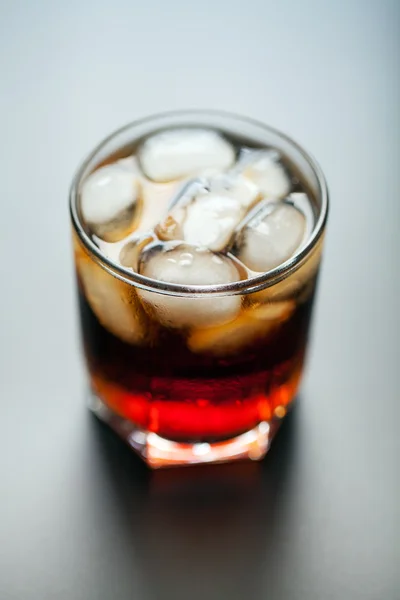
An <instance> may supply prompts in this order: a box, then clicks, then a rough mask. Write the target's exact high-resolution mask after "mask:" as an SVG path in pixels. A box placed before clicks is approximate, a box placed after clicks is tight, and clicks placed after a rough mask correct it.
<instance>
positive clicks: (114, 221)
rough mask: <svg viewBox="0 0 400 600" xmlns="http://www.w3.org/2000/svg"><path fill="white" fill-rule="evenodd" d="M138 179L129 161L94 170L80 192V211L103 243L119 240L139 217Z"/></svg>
mask: <svg viewBox="0 0 400 600" xmlns="http://www.w3.org/2000/svg"><path fill="white" fill-rule="evenodd" d="M139 205H140V203H139V179H138V175H137V171H136V169H135V161H134V159H133V158H127V159H122V160H119V161H117V162H114V163H112V164H109V165H106V166H104V167H102V168H100V169H98V170H97V171H94V173H92V174H91V175H89V177H88V178H87V179H86V181H85V182H84V184H83V186H82V189H81V211H82V216H83V219H84V221H85V223H86V224H87V225H88V227H89V229H90V230H91V232H92V233H94V234H95V235H96V236H98V237H99V238H100V239H101V240H104V241H106V242H116V241H119V240H121V239H122V238H123V237H125V236H126V235H127V234H129V233H130V231H132V230H133V228H134V225H135V221H136V220H137V217H138V215H139V210H140V206H139Z"/></svg>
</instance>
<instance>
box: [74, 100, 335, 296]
mask: <svg viewBox="0 0 400 600" xmlns="http://www.w3.org/2000/svg"><path fill="white" fill-rule="evenodd" d="M196 115H198V116H202V117H206V116H207V115H210V116H214V117H218V116H219V117H221V118H231V119H233V120H235V121H237V122H239V123H240V122H242V123H243V124H246V123H247V124H249V125H253V126H255V127H257V128H258V129H262V130H264V131H265V132H266V133H270V134H273V135H275V136H277V137H279V138H281V139H283V140H285V141H286V142H287V143H288V144H289V145H290V146H292V147H293V148H294V149H295V150H296V151H297V152H298V153H299V154H301V156H302V157H303V158H304V159H305V160H306V161H307V163H308V165H309V166H310V167H311V169H312V172H313V174H314V175H315V176H316V180H317V186H318V190H317V192H318V197H319V199H320V214H319V216H318V219H317V221H316V223H315V224H314V227H313V229H312V232H311V234H310V237H309V239H308V241H307V243H306V244H304V246H301V247H300V249H299V250H298V251H297V252H296V253H295V254H294V255H293V256H291V257H290V258H289V259H288V260H287V261H285V262H283V263H282V264H281V265H279V266H278V267H275V268H274V269H271V270H269V271H266V272H264V273H261V274H260V275H257V276H255V277H251V278H248V279H242V280H240V281H234V282H232V283H226V284H218V285H183V284H180V283H169V282H165V281H161V280H158V279H152V278H150V277H146V276H145V275H140V274H139V273H136V272H135V271H133V270H132V269H129V268H127V267H124V266H122V265H119V264H118V263H116V262H114V261H113V260H111V259H110V258H108V257H107V256H106V255H105V254H104V253H103V252H102V251H101V250H100V248H99V247H98V246H96V244H95V243H94V242H93V241H92V240H91V239H90V236H89V235H88V234H87V233H86V231H85V230H84V228H83V226H82V224H81V221H80V218H79V215H78V207H77V204H78V189H79V185H80V183H81V179H82V176H83V174H84V173H85V171H86V169H87V167H88V165H89V164H90V163H91V162H92V161H93V160H94V159H95V158H96V156H97V155H98V154H99V153H100V152H101V150H103V149H104V148H105V146H107V144H108V143H109V142H111V141H112V140H113V139H114V138H115V137H116V136H118V135H120V134H122V133H124V132H125V131H128V130H129V129H131V128H134V127H138V126H140V125H143V124H146V123H151V122H152V121H155V120H157V119H163V118H168V117H170V118H173V117H179V116H183V117H184V116H187V117H193V118H195V117H196ZM69 209H70V215H71V220H72V224H73V227H74V230H75V232H76V233H77V235H78V237H79V239H80V241H81V243H82V244H83V245H84V247H85V249H86V250H87V251H88V253H89V254H90V255H91V257H92V258H93V259H94V260H95V262H97V263H98V264H99V265H100V266H101V267H102V268H104V269H105V270H106V271H107V272H108V273H110V274H111V275H113V276H114V277H116V278H117V279H119V280H121V281H123V282H125V283H128V284H129V285H134V286H136V287H139V288H141V289H145V290H147V291H151V292H155V293H161V294H168V295H173V296H193V297H196V296H204V295H215V296H225V295H234V294H248V293H252V292H256V291H260V290H262V289H264V288H267V287H270V286H272V285H274V284H275V283H278V282H279V281H281V280H283V279H285V278H286V277H287V276H288V275H289V274H290V273H291V272H293V271H295V270H297V268H298V267H299V266H300V264H302V263H303V261H304V260H305V259H306V258H307V256H308V255H309V254H310V253H311V252H312V250H313V249H314V248H315V246H316V244H317V242H318V240H319V239H320V237H321V235H322V233H323V231H324V229H325V225H326V221H327V217H328V210H329V192H328V186H327V183H326V180H325V176H324V174H323V171H322V169H321V167H320V166H319V164H318V162H317V161H316V160H315V158H314V157H313V156H312V155H311V154H310V153H309V152H308V151H306V150H305V149H304V148H303V147H302V146H300V145H299V144H298V143H297V142H295V141H294V140H293V139H292V138H291V137H289V136H288V135H286V134H285V133H283V132H281V131H279V130H278V129H275V128H274V127H271V126H269V125H266V124H264V123H263V122H261V121H258V120H257V119H253V118H251V117H245V116H242V115H238V114H235V113H231V112H229V111H224V110H214V109H185V110H171V111H165V112H161V113H155V114H152V115H149V116H147V117H143V118H140V119H136V120H135V121H132V122H130V123H127V124H126V125H123V126H122V127H119V128H118V129H116V130H114V131H113V132H112V133H110V134H109V135H107V136H106V137H105V138H103V139H102V141H100V142H99V143H98V144H97V145H96V146H95V148H94V149H93V150H92V151H91V152H90V153H89V154H88V155H87V156H86V158H85V159H84V160H83V161H82V162H81V164H80V166H79V167H78V169H77V171H76V173H75V176H74V177H73V180H72V183H71V187H70V190H69Z"/></svg>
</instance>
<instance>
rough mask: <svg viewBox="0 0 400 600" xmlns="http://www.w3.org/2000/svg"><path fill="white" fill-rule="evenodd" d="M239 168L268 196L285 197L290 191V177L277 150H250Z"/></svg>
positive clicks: (242, 159) (240, 162) (245, 154)
mask: <svg viewBox="0 0 400 600" xmlns="http://www.w3.org/2000/svg"><path fill="white" fill-rule="evenodd" d="M238 168H239V169H242V173H243V175H245V176H246V177H247V178H248V179H250V180H251V181H253V182H254V183H255V184H256V185H257V186H258V188H259V189H260V191H261V193H262V194H263V196H265V197H267V198H269V197H271V198H275V199H277V198H284V197H285V196H287V195H288V194H289V193H290V190H291V181H290V177H289V175H288V173H287V171H286V169H285V167H284V166H283V164H282V162H280V157H279V154H278V153H277V152H276V151H275V150H249V151H247V152H245V153H244V156H243V157H242V158H241V160H240V161H239V164H238Z"/></svg>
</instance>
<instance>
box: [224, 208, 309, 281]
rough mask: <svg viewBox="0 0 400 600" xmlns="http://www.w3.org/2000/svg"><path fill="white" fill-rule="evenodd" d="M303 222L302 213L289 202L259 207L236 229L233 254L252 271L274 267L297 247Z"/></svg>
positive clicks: (303, 230) (282, 261) (300, 240)
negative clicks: (239, 228) (241, 226)
mask: <svg viewBox="0 0 400 600" xmlns="http://www.w3.org/2000/svg"><path fill="white" fill-rule="evenodd" d="M306 224H307V222H306V218H305V216H304V215H303V213H302V212H300V210H298V209H297V208H295V207H294V206H293V205H292V204H290V203H288V202H279V203H273V204H266V205H264V206H261V208H260V209H259V210H258V211H257V212H256V213H255V214H254V215H253V216H252V218H251V219H250V220H249V221H248V222H247V223H246V224H245V225H244V227H243V228H242V229H241V230H240V231H239V232H238V234H237V237H236V240H235V248H234V253H235V255H236V256H237V257H238V258H239V260H241V261H242V262H243V263H244V264H245V265H246V267H248V268H249V269H251V270H252V271H257V272H260V273H263V272H265V271H269V270H271V269H274V268H275V267H278V266H279V265H280V264H282V263H284V262H285V261H287V260H288V259H289V258H290V257H291V256H292V255H293V254H294V253H295V252H296V250H297V249H298V248H299V247H300V245H301V243H302V242H303V240H304V237H305V233H306Z"/></svg>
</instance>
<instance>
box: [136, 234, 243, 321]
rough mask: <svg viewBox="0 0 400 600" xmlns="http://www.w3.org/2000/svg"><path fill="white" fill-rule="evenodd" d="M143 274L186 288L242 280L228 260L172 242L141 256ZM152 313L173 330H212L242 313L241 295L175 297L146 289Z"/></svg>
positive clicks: (144, 294) (141, 293)
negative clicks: (205, 328)
mask: <svg viewBox="0 0 400 600" xmlns="http://www.w3.org/2000/svg"><path fill="white" fill-rule="evenodd" d="M139 271H140V273H141V274H142V275H145V276H146V277H149V278H151V279H155V280H157V281H163V282H166V283H177V284H180V285H183V286H192V285H221V284H227V283H232V282H234V281H237V280H239V279H240V274H239V272H238V270H237V268H236V266H235V264H234V263H233V261H232V260H230V259H229V258H228V257H226V256H223V255H219V254H216V253H214V252H211V251H210V250H207V249H204V248H198V247H195V246H190V245H188V244H182V243H178V244H176V243H174V242H169V243H165V244H159V245H158V246H153V247H150V249H149V250H147V251H146V249H145V250H144V252H143V253H142V255H141V260H140V264H139ZM138 293H139V296H140V297H141V299H142V300H143V301H144V303H145V306H146V308H147V310H148V311H149V313H150V314H152V315H154V316H155V317H156V319H157V320H158V322H160V323H161V324H163V325H166V326H167V327H172V328H178V329H181V328H191V327H212V326H214V325H221V324H223V323H228V322H229V321H232V320H233V319H234V318H235V317H236V316H237V315H238V314H239V311H240V307H241V299H240V297H239V296H223V297H219V298H212V297H195V298H193V297H190V296H171V295H166V294H160V293H154V292H149V291H145V290H139V291H138Z"/></svg>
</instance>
